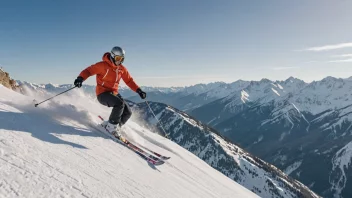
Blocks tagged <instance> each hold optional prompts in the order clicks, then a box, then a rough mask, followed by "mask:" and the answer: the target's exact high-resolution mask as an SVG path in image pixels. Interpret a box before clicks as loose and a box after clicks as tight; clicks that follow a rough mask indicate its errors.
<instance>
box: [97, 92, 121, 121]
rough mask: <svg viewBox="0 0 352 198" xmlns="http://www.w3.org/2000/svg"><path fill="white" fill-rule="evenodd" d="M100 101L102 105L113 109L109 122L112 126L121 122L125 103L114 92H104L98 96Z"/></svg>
mask: <svg viewBox="0 0 352 198" xmlns="http://www.w3.org/2000/svg"><path fill="white" fill-rule="evenodd" d="M98 101H99V102H100V104H102V105H105V106H108V107H113V109H112V111H111V114H110V117H109V122H110V123H111V124H118V123H120V121H121V115H122V113H123V111H124V106H125V105H124V101H123V100H122V99H121V98H119V97H118V96H116V95H114V94H113V93H112V92H104V93H101V94H99V95H98Z"/></svg>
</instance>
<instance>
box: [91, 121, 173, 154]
mask: <svg viewBox="0 0 352 198" xmlns="http://www.w3.org/2000/svg"><path fill="white" fill-rule="evenodd" d="M98 117H99V118H100V119H101V121H102V122H104V118H103V117H101V116H100V115H98ZM109 134H110V133H109ZM128 143H129V144H130V145H131V146H133V147H135V148H136V149H141V148H139V147H138V146H136V145H134V144H133V143H131V142H129V141H128ZM139 146H140V147H142V148H144V149H145V150H147V151H148V152H150V153H151V154H153V155H155V156H156V157H158V158H159V159H161V160H168V159H170V157H167V156H164V155H161V154H159V153H157V152H155V151H152V150H151V149H149V148H147V147H145V146H142V145H139ZM153 157H154V156H153ZM158 158H156V159H158Z"/></svg>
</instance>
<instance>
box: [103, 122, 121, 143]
mask: <svg viewBox="0 0 352 198" xmlns="http://www.w3.org/2000/svg"><path fill="white" fill-rule="evenodd" d="M104 122H105V121H104ZM103 124H104V123H103ZM103 124H102V126H103ZM105 129H106V130H107V131H108V132H109V133H111V134H112V135H113V136H115V137H116V138H117V139H120V138H121V135H120V132H121V128H120V126H119V125H118V124H111V123H110V122H107V124H106V125H105Z"/></svg>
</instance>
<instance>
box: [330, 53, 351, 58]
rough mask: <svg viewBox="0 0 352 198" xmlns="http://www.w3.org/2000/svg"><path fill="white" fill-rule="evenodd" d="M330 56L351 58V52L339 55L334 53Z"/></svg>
mask: <svg viewBox="0 0 352 198" xmlns="http://www.w3.org/2000/svg"><path fill="white" fill-rule="evenodd" d="M332 57H335V58H352V54H340V55H334V56H332Z"/></svg>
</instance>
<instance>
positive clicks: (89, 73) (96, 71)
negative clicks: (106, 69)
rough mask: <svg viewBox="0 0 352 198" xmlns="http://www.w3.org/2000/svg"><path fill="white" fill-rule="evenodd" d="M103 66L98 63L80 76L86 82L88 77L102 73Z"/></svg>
mask: <svg viewBox="0 0 352 198" xmlns="http://www.w3.org/2000/svg"><path fill="white" fill-rule="evenodd" d="M101 70H102V66H101V65H100V63H96V64H94V65H91V66H89V67H87V68H86V69H84V70H83V71H82V72H81V73H80V74H79V76H80V77H82V78H83V80H86V79H87V78H88V77H90V76H93V75H96V74H99V73H101Z"/></svg>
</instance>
